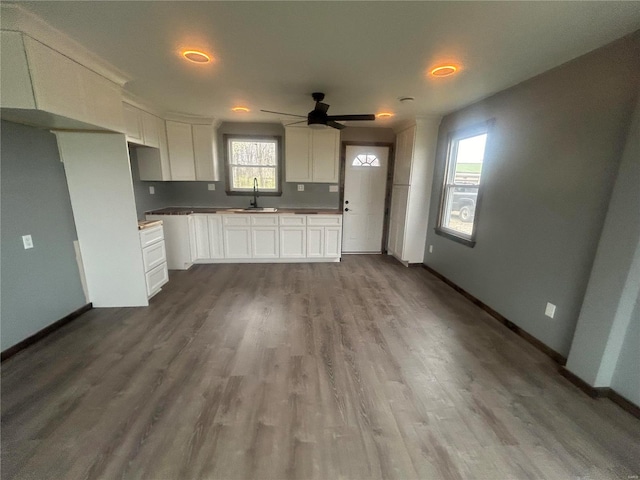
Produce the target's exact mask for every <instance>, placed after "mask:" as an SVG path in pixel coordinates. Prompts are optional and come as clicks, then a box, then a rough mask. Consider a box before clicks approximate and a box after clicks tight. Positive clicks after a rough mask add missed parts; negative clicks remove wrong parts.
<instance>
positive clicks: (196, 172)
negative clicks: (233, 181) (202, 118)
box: [166, 120, 220, 181]
mask: <svg viewBox="0 0 640 480" xmlns="http://www.w3.org/2000/svg"><path fill="white" fill-rule="evenodd" d="M166 126H167V145H168V148H169V163H170V165H171V179H172V180H186V181H188V180H198V181H218V180H220V175H219V169H218V165H217V155H216V150H217V149H216V141H215V140H216V135H215V129H214V127H213V125H192V124H189V123H183V122H175V121H171V120H167V122H166Z"/></svg>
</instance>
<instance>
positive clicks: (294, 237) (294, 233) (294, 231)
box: [280, 227, 307, 258]
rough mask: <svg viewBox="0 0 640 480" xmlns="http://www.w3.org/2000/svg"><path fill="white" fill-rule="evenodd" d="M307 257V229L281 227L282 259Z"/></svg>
mask: <svg viewBox="0 0 640 480" xmlns="http://www.w3.org/2000/svg"><path fill="white" fill-rule="evenodd" d="M306 256H307V227H280V258H305V257H306Z"/></svg>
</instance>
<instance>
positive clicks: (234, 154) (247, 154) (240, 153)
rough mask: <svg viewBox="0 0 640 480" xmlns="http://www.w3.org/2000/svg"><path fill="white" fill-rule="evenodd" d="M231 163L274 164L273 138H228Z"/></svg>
mask: <svg viewBox="0 0 640 480" xmlns="http://www.w3.org/2000/svg"><path fill="white" fill-rule="evenodd" d="M229 144H230V154H231V155H230V163H231V164H232V165H264V166H267V165H269V166H274V167H275V166H276V142H275V141H273V140H264V141H261V140H230V141H229Z"/></svg>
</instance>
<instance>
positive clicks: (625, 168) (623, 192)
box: [567, 99, 640, 403]
mask: <svg viewBox="0 0 640 480" xmlns="http://www.w3.org/2000/svg"><path fill="white" fill-rule="evenodd" d="M639 185H640V99H639V101H638V103H637V105H636V111H635V115H634V120H633V122H632V125H631V128H630V129H629V135H628V137H627V142H626V146H625V150H624V154H623V157H622V162H621V163H620V168H619V170H618V175H617V178H616V183H615V186H614V189H613V193H612V195H611V200H610V202H609V209H608V212H607V218H606V220H605V223H604V227H603V229H602V235H601V236H600V242H599V244H598V250H597V253H596V256H595V260H594V263H593V268H592V270H591V276H590V278H589V284H588V287H587V291H586V294H585V297H584V302H583V304H582V309H581V311H580V317H579V318H578V324H577V326H576V331H575V335H574V338H573V343H572V345H571V351H570V353H569V359H568V362H567V368H568V369H569V370H570V371H571V372H573V373H575V374H576V375H577V376H578V377H580V378H581V379H583V380H584V381H585V382H587V383H589V384H590V385H593V386H596V387H608V386H610V385H611V384H612V378H613V375H614V371H615V369H616V365H617V364H618V363H619V358H620V355H621V351H622V350H623V343H626V345H627V347H625V348H627V349H629V348H631V347H629V343H631V344H632V345H634V348H635V349H636V352H640V350H639V349H640V336H638V335H636V336H635V337H632V338H629V335H632V333H631V332H634V331H635V330H634V329H637V326H634V325H632V324H633V323H635V324H637V323H640V317H638V316H637V313H638V310H637V303H638V299H639V298H640V187H639ZM634 309H635V314H636V316H635V318H634V317H633V312H634ZM627 359H628V357H627ZM635 365H636V368H635V370H636V373H635V375H636V379H635V382H636V384H637V382H639V381H640V362H636V364H635ZM619 368H620V369H621V370H622V371H626V372H628V371H629V369H628V368H627V369H625V368H624V366H622V367H619ZM629 380H630V379H629V378H627V381H629ZM619 383H621V382H619ZM631 384H633V382H631ZM638 396H640V392H637V393H636V397H638ZM639 403H640V402H639Z"/></svg>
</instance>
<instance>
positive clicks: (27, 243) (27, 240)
mask: <svg viewBox="0 0 640 480" xmlns="http://www.w3.org/2000/svg"><path fill="white" fill-rule="evenodd" d="M22 244H23V245H24V249H25V250H29V249H30V248H33V239H32V238H31V235H23V236H22Z"/></svg>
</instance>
